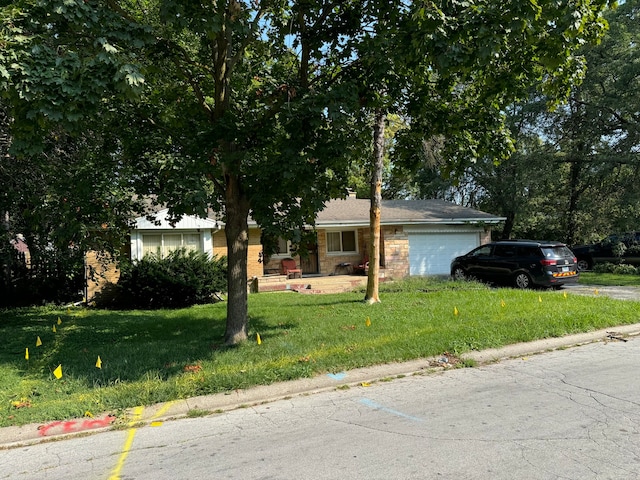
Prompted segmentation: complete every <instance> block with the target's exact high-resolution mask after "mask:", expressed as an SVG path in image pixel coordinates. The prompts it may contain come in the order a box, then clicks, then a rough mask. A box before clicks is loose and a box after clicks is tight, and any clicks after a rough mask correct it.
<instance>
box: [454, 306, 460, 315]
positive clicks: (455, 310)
mask: <svg viewBox="0 0 640 480" xmlns="http://www.w3.org/2000/svg"><path fill="white" fill-rule="evenodd" d="M459 313H460V312H459V311H458V307H453V314H454V315H458V314H459Z"/></svg>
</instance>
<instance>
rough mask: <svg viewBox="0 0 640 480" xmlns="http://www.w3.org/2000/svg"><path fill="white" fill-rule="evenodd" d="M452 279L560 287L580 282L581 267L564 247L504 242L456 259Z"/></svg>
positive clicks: (521, 285)
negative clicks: (579, 269) (579, 268)
mask: <svg viewBox="0 0 640 480" xmlns="http://www.w3.org/2000/svg"><path fill="white" fill-rule="evenodd" d="M451 276H452V277H453V278H454V279H464V278H477V279H478V280H485V281H489V282H496V283H507V284H512V285H515V286H516V287H518V288H530V287H533V286H536V285H537V286H543V287H560V286H561V285H563V284H565V283H575V282H576V281H577V280H578V267H577V259H576V257H575V255H574V254H573V252H572V251H571V250H569V248H568V247H567V246H566V245H565V244H564V243H559V242H543V241H536V240H503V241H499V242H492V243H488V244H486V245H482V246H480V247H478V248H475V249H474V250H471V251H470V252H469V253H467V254H466V255H462V256H461V257H456V258H454V259H453V261H452V262H451Z"/></svg>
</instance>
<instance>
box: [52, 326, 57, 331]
mask: <svg viewBox="0 0 640 480" xmlns="http://www.w3.org/2000/svg"><path fill="white" fill-rule="evenodd" d="M51 331H52V332H53V333H56V331H57V330H56V326H55V325H54V326H53V327H52V328H51Z"/></svg>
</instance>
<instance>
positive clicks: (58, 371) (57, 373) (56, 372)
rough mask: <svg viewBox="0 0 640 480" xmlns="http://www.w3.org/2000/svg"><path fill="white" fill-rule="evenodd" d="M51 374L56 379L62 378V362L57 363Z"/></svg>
mask: <svg viewBox="0 0 640 480" xmlns="http://www.w3.org/2000/svg"><path fill="white" fill-rule="evenodd" d="M53 376H54V377H56V378H57V379H58V380H60V379H61V378H62V364H60V365H58V368H56V369H55V370H54V371H53Z"/></svg>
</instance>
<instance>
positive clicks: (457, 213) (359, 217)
mask: <svg viewBox="0 0 640 480" xmlns="http://www.w3.org/2000/svg"><path fill="white" fill-rule="evenodd" d="M370 206H371V201H370V200H368V199H360V198H353V197H349V198H346V199H344V200H332V201H330V202H328V203H327V206H326V207H325V209H324V210H322V211H321V212H320V213H318V216H317V220H316V226H317V227H327V226H332V225H333V226H337V225H368V224H369V209H370ZM503 220H504V217H498V216H496V215H492V214H490V213H485V212H481V211H480V210H475V209H473V208H466V207H461V206H459V205H456V204H454V203H451V202H446V201H444V200H383V201H382V207H381V212H380V223H381V224H382V225H390V224H391V225H399V224H414V225H416V224H429V223H430V224H451V223H469V222H472V223H473V222H489V223H495V222H499V221H503Z"/></svg>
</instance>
